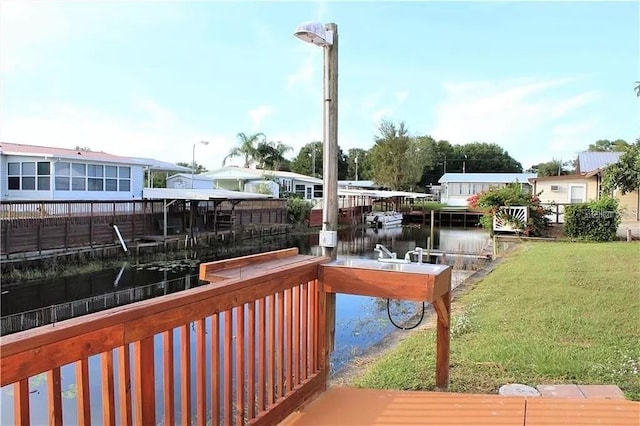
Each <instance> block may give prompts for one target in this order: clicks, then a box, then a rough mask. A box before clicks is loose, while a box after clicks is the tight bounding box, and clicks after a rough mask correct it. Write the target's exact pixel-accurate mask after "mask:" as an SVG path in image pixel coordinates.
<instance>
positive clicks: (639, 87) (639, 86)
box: [634, 81, 640, 98]
mask: <svg viewBox="0 0 640 426" xmlns="http://www.w3.org/2000/svg"><path fill="white" fill-rule="evenodd" d="M634 90H635V91H636V96H638V97H639V98H640V81H636V87H635V88H634Z"/></svg>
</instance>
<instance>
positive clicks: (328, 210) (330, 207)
mask: <svg viewBox="0 0 640 426" xmlns="http://www.w3.org/2000/svg"><path fill="white" fill-rule="evenodd" d="M293 35H294V36H296V37H297V38H299V39H301V40H303V41H305V42H307V43H311V44H315V45H316V46H320V47H322V49H323V51H324V80H323V81H324V83H323V89H324V90H323V92H324V93H323V102H324V109H323V132H322V133H323V136H322V143H323V146H324V149H323V155H324V156H323V162H322V186H323V195H324V205H323V208H322V231H320V238H319V240H320V241H319V243H320V246H321V247H322V255H323V256H327V257H330V258H331V259H336V257H337V251H336V249H335V247H336V245H337V242H338V232H337V229H338V26H337V25H336V24H334V23H330V24H322V23H319V22H304V23H302V24H300V25H298V27H297V28H296V30H295V32H294V33H293Z"/></svg>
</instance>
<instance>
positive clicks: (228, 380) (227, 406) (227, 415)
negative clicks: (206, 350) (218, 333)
mask: <svg viewBox="0 0 640 426" xmlns="http://www.w3.org/2000/svg"><path fill="white" fill-rule="evenodd" d="M223 341H224V355H223V356H224V412H223V413H222V419H223V423H224V424H231V422H232V421H233V369H232V368H233V362H232V360H231V353H232V342H233V318H232V311H231V309H229V310H227V311H224V340H223Z"/></svg>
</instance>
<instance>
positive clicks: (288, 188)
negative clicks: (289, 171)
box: [282, 179, 293, 192]
mask: <svg viewBox="0 0 640 426" xmlns="http://www.w3.org/2000/svg"><path fill="white" fill-rule="evenodd" d="M282 188H284V190H285V192H293V180H292V179H282Z"/></svg>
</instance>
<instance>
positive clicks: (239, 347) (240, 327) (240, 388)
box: [235, 305, 245, 425]
mask: <svg viewBox="0 0 640 426" xmlns="http://www.w3.org/2000/svg"><path fill="white" fill-rule="evenodd" d="M235 310H236V362H235V364H236V365H235V366H236V413H235V417H236V424H237V425H242V424H244V393H245V380H244V357H245V353H244V305H240V306H238V307H237V308H235Z"/></svg>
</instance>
